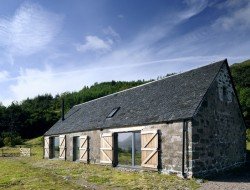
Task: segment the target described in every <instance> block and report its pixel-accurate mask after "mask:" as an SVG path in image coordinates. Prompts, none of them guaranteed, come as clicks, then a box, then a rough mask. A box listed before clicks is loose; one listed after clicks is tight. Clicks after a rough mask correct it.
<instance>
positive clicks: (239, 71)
mask: <svg viewBox="0 0 250 190" xmlns="http://www.w3.org/2000/svg"><path fill="white" fill-rule="evenodd" d="M231 73H232V76H233V80H234V83H235V86H236V90H237V94H238V97H239V100H240V104H241V107H242V111H243V115H244V117H245V120H246V122H247V124H248V127H249V125H250V60H247V61H244V62H242V63H235V64H233V65H232V66H231Z"/></svg>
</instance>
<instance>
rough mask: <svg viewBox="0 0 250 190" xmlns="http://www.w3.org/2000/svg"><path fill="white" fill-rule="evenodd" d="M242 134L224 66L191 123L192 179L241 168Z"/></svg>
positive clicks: (243, 152)
mask: <svg viewBox="0 0 250 190" xmlns="http://www.w3.org/2000/svg"><path fill="white" fill-rule="evenodd" d="M223 88H224V90H223ZM245 130H246V127H245V124H244V121H243V118H242V114H241V110H240V107H239V104H238V101H237V97H236V95H235V92H234V90H233V85H232V81H231V78H230V75H229V71H228V69H227V66H226V65H223V66H222V68H221V70H220V72H219V73H218V75H217V77H216V78H215V80H214V82H213V83H212V85H211V87H210V89H209V90H208V92H207V93H206V95H205V97H204V99H203V102H202V104H201V105H200V107H199V109H198V111H197V113H196V114H195V116H194V117H193V120H192V151H193V153H192V161H191V162H192V172H193V176H199V177H200V176H208V175H212V174H214V173H217V172H220V171H224V170H227V169H229V168H234V167H238V166H240V165H242V164H244V162H245V156H246V152H245V149H246V141H245V140H246V136H245Z"/></svg>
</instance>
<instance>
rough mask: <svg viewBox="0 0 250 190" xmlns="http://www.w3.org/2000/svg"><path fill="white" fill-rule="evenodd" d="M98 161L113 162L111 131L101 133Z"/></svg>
mask: <svg viewBox="0 0 250 190" xmlns="http://www.w3.org/2000/svg"><path fill="white" fill-rule="evenodd" d="M100 154H101V155H100V163H104V164H112V162H113V133H102V134H101V148H100Z"/></svg>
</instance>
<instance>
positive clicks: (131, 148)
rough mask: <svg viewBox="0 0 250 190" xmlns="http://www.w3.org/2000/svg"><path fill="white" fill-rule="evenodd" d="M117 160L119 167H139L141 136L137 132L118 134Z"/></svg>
mask: <svg viewBox="0 0 250 190" xmlns="http://www.w3.org/2000/svg"><path fill="white" fill-rule="evenodd" d="M117 141H118V147H117V149H118V151H117V155H116V156H117V160H118V164H119V165H126V166H139V165H141V134H140V133H139V132H128V133H118V137H117Z"/></svg>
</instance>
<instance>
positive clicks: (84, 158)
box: [79, 135, 89, 163]
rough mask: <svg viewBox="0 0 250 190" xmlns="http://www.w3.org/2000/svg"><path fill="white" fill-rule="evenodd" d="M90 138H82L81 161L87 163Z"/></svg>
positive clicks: (80, 147) (83, 136)
mask: <svg viewBox="0 0 250 190" xmlns="http://www.w3.org/2000/svg"><path fill="white" fill-rule="evenodd" d="M88 140H89V138H88V136H87V135H82V136H80V146H79V151H80V158H79V160H80V161H82V162H85V163H88V161H89V142H88Z"/></svg>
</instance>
